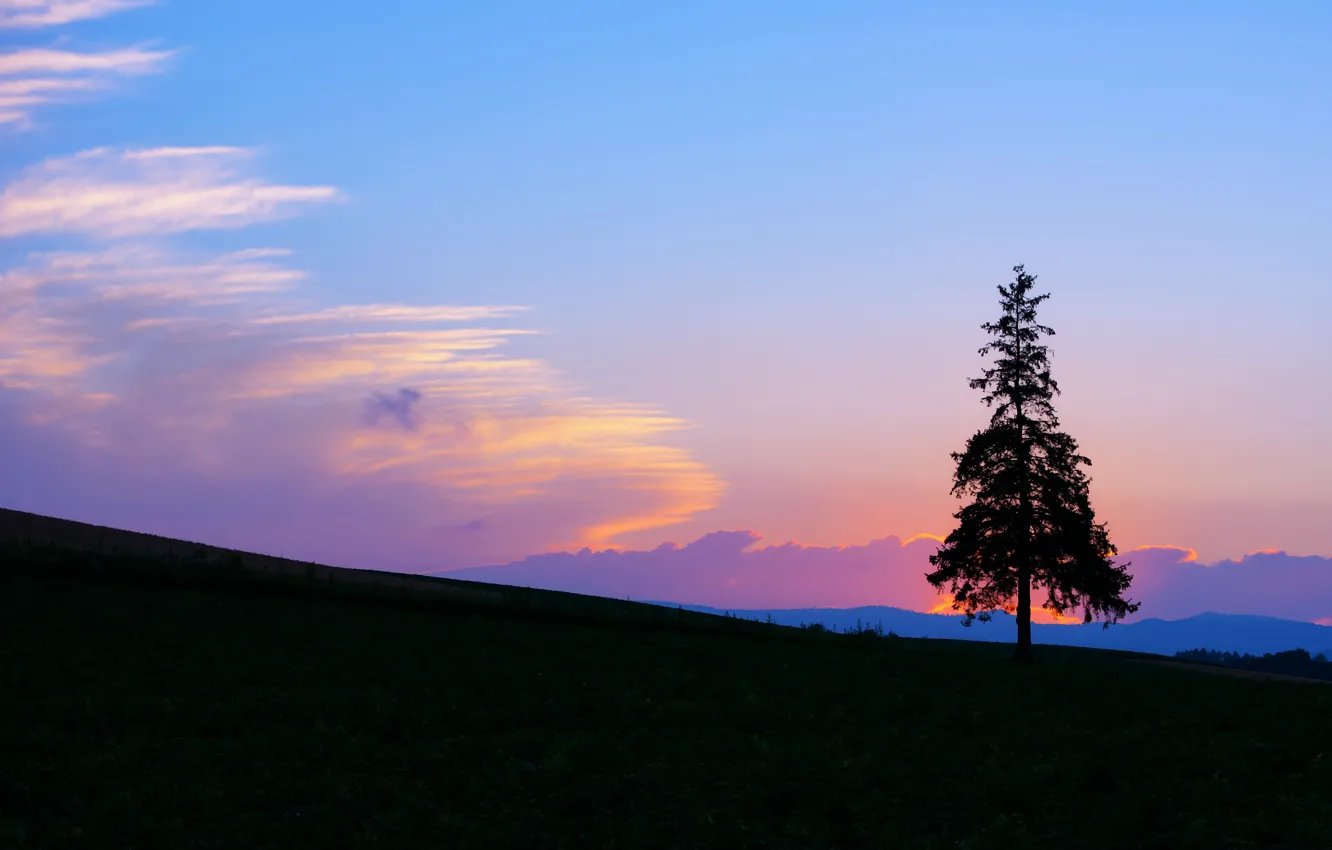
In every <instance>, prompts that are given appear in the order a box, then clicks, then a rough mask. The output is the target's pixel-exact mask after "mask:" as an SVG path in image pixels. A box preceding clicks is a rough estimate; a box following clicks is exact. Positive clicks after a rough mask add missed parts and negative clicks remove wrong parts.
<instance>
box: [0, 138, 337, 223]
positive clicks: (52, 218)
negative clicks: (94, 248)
mask: <svg viewBox="0 0 1332 850" xmlns="http://www.w3.org/2000/svg"><path fill="white" fill-rule="evenodd" d="M253 155H254V152H253V151H251V150H247V149H243V148H229V147H197V148H154V149H146V150H124V151H121V150H112V149H109V148H97V149H94V150H89V151H84V152H83V153H79V154H75V155H73V156H68V157H57V158H54V159H48V160H47V161H45V162H43V163H41V164H39V165H35V166H32V167H30V168H28V169H26V170H25V171H23V172H22V173H21V174H19V176H18V178H17V179H16V180H14V182H12V183H11V184H10V185H9V186H7V187H6V188H5V190H4V192H3V193H0V237H14V236H21V235H26V234H34V233H82V234H86V235H90V236H95V237H99V238H103V239H114V238H120V237H125V236H142V235H149V234H167V233H179V232H183V231H188V230H199V229H216V228H238V227H244V226H246V225H249V224H253V223H256V222H261V221H270V220H273V219H277V218H282V217H285V216H288V215H291V214H293V213H295V212H296V211H297V210H298V209H299V208H301V207H303V206H308V205H310V204H318V203H327V202H330V201H336V200H338V199H339V198H340V197H341V195H340V193H339V192H338V190H337V189H335V188H333V187H332V186H285V185H278V184H272V183H267V182H265V181H263V180H261V179H258V178H256V177H253V176H251V175H249V174H248V173H246V171H245V165H246V164H247V163H248V162H249V160H250V159H252V158H253Z"/></svg>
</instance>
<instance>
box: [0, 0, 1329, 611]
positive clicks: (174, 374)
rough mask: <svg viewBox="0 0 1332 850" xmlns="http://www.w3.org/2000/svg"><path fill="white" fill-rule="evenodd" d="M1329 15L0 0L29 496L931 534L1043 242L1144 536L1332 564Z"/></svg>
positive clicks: (126, 519)
mask: <svg viewBox="0 0 1332 850" xmlns="http://www.w3.org/2000/svg"><path fill="white" fill-rule="evenodd" d="M1329 44H1332V6H1330V5H1328V4H1326V3H1322V2H1314V0H1309V2H1283V3H1273V4H1265V3H1264V4H1260V3H1247V2H1245V3H1241V2H1207V3H1203V2H1192V3H1184V2H1177V3H1166V4H1160V3H1114V4H1111V3H1096V4H1091V3H1078V4H1060V3H1053V2H1051V3H1019V4H1003V8H1002V9H1000V8H999V6H998V5H996V4H987V3H979V2H976V3H949V4H943V3H937V4H936V3H914V4H907V3H901V4H896V3H884V2H878V0H875V2H843V3H836V4H811V3H797V2H782V1H781V0H764V2H759V1H758V0H734V2H724V3H718V2H701V0H700V1H699V2H692V0H690V1H689V2H677V3H611V2H579V1H578V0H569V1H568V2H560V3H552V2H539V0H525V2H518V0H511V1H506V0H496V1H495V2H479V3H433V2H424V0H421V2H416V0H410V2H409V0H384V2H378V3H365V2H350V1H349V0H348V1H347V2H343V0H320V2H314V0H282V2H273V0H265V2H259V0H225V2H222V0H213V1H212V2H209V1H208V0H163V2H160V3H152V2H138V0H0V464H2V467H0V468H3V470H4V472H3V475H0V505H3V506H5V507H12V508H20V509H24V510H33V511H39V512H43V513H50V514H55V515H58V516H65V517H70V518H74V519H80V520H85V521H90V522H97V523H101V524H107V525H118V526H122V527H128V528H134V529H137V530H144V531H152V532H155V533H162V534H169V535H172V536H183V537H188V538H191V539H198V540H204V541H207V542H210V543H218V544H222V545H232V546H238V547H241V548H248V549H256V550H260V551H265V552H271V553H274V554H285V555H290V556H296V557H302V558H308V559H318V560H323V561H327V562H332V563H339V564H348V565H354V566H366V567H376V568H382V569H400V570H415V571H434V570H441V569H454V568H461V567H469V566H479V565H490V564H502V563H505V562H509V561H518V560H521V559H523V558H525V557H526V556H531V555H541V554H544V553H551V552H559V551H575V550H578V549H581V548H583V547H590V548H592V549H594V550H598V549H605V548H608V547H617V548H621V549H636V550H648V549H653V548H655V547H657V546H659V545H660V544H662V543H665V542H676V543H679V544H680V545H681V546H683V545H684V544H687V543H690V542H692V541H695V540H698V539H699V538H703V537H704V536H705V535H707V534H709V533H711V532H716V531H727V532H737V533H738V532H749V533H750V535H751V537H757V538H761V539H762V544H760V545H763V544H776V543H785V542H788V541H795V542H796V543H798V544H801V547H806V548H808V547H814V548H818V549H820V550H821V551H822V550H827V549H830V548H835V547H839V546H840V547H852V549H854V550H855V551H857V552H863V551H868V550H867V545H868V544H870V543H871V541H882V540H884V539H885V538H889V537H896V538H898V540H899V541H909V540H911V539H912V538H917V543H919V541H921V540H923V541H926V542H927V543H928V540H929V538H928V537H920V535H943V534H946V533H947V532H948V531H949V530H950V528H951V527H952V520H951V516H950V515H951V513H952V512H953V511H954V510H955V509H956V507H957V502H956V500H954V499H953V498H952V497H951V496H950V495H949V486H950V478H951V473H952V462H951V460H950V459H949V452H951V451H956V450H959V449H961V448H962V446H963V444H964V442H965V440H966V438H967V437H968V436H969V435H970V434H971V433H973V432H974V431H975V430H977V429H978V428H980V427H982V426H983V425H984V424H985V421H986V416H987V413H986V410H985V408H984V407H983V406H982V405H981V404H980V401H979V393H976V392H975V391H973V390H970V389H969V388H968V386H967V378H969V377H971V376H973V375H975V374H977V373H978V371H979V369H980V368H981V367H982V365H983V364H982V360H981V358H980V357H979V356H978V355H977V352H976V349H977V348H978V347H979V346H980V345H982V344H983V343H984V342H985V339H984V334H983V332H982V331H981V330H980V328H979V325H980V324H981V323H982V322H984V321H986V320H988V319H990V318H992V317H993V316H994V314H995V312H996V307H997V298H998V294H997V292H996V291H995V287H996V286H997V285H998V284H1001V283H1005V282H1007V281H1008V280H1009V279H1011V277H1012V275H1011V272H1010V269H1011V267H1012V266H1013V265H1014V264H1016V263H1025V264H1026V265H1027V269H1028V271H1030V272H1033V273H1035V274H1036V275H1038V277H1039V281H1038V290H1039V291H1042V292H1044V291H1048V292H1050V293H1051V294H1052V297H1051V300H1050V301H1049V302H1048V303H1047V305H1045V307H1044V308H1043V318H1044V320H1045V322H1046V323H1047V324H1050V325H1052V326H1053V327H1054V328H1055V329H1056V331H1057V332H1058V335H1057V336H1056V337H1054V339H1053V340H1051V345H1052V349H1053V355H1054V374H1055V377H1056V379H1057V380H1058V381H1059V382H1060V385H1061V387H1062V389H1063V390H1064V394H1063V396H1062V397H1061V398H1060V399H1059V400H1058V409H1059V411H1060V414H1061V417H1062V420H1063V424H1064V426H1065V427H1066V428H1067V429H1068V430H1069V431H1070V432H1071V433H1072V434H1073V435H1074V436H1075V437H1077V438H1078V439H1079V440H1080V442H1081V444H1082V447H1083V449H1084V450H1085V452H1086V454H1088V455H1089V456H1090V457H1091V459H1092V460H1093V462H1094V466H1093V467H1092V470H1091V475H1092V499H1093V505H1094V506H1095V508H1096V509H1097V512H1098V515H1099V517H1100V518H1101V519H1104V520H1105V521H1106V522H1108V524H1109V528H1110V532H1111V535H1112V539H1113V540H1114V541H1115V542H1116V544H1117V545H1118V546H1119V548H1120V549H1121V550H1122V551H1124V552H1126V553H1130V554H1131V552H1130V550H1134V549H1138V548H1139V547H1146V546H1155V547H1175V548H1173V549H1170V548H1167V549H1151V550H1146V551H1145V553H1141V554H1142V555H1143V557H1146V558H1147V560H1148V561H1151V559H1153V558H1157V559H1159V558H1161V557H1163V556H1162V555H1161V554H1160V553H1161V552H1166V553H1172V552H1174V553H1176V554H1168V557H1167V560H1168V561H1170V563H1180V564H1193V565H1199V564H1213V563H1216V562H1219V561H1223V560H1227V559H1231V560H1233V561H1234V562H1236V563H1239V562H1240V561H1241V559H1243V558H1244V556H1246V555H1250V554H1252V553H1256V552H1260V551H1264V550H1282V551H1284V552H1286V553H1288V554H1289V555H1291V556H1321V557H1319V558H1316V559H1312V560H1308V559H1306V560H1304V561H1300V563H1302V564H1306V565H1307V564H1311V563H1314V562H1315V561H1316V562H1317V563H1320V564H1322V565H1323V566H1322V567H1319V569H1323V570H1325V571H1326V569H1328V568H1329V564H1332V562H1329V561H1326V560H1325V559H1326V558H1329V557H1332V452H1329V451H1328V448H1327V439H1328V435H1329V434H1332V389H1329V387H1332V345H1329V343H1328V330H1327V325H1328V321H1329V317H1332V238H1329V233H1328V226H1329V222H1332V109H1329V108H1328V103H1327V98H1328V95H1327V93H1328V92H1329V91H1332V51H1329V49H1328V45H1329ZM712 539H714V540H731V541H732V542H734V541H737V540H741V539H742V538H739V537H732V538H712ZM744 539H745V540H749V539H750V538H744ZM892 545H894V546H898V545H899V544H898V543H893V544H892ZM911 545H915V544H906V546H907V547H908V548H909V547H910V546H911ZM725 548H726V547H725V546H723V549H725ZM798 548H799V547H798ZM727 551H729V550H727ZM736 551H737V552H738V551H739V550H736ZM788 551H789V550H788ZM847 551H850V550H847ZM875 551H877V550H875ZM913 551H914V550H913ZM727 557H730V555H727ZM820 557H822V556H820ZM856 557H860V556H859V555H857V556H856ZM913 557H914V556H913ZM1172 559H1173V560H1172ZM815 560H817V559H815ZM1292 560H1295V559H1292ZM811 563H813V561H811ZM876 563H877V562H876ZM912 563H913V564H914V563H915V562H914V561H913V562H912ZM1245 563H1251V564H1258V563H1266V561H1263V560H1262V558H1259V559H1257V560H1254V559H1249V561H1247V562H1245ZM872 566H873V565H871V566H870V567H867V568H866V569H871V568H872ZM913 569H914V567H913ZM793 575H794V577H793V578H789V579H783V581H785V582H787V584H785V585H783V586H784V587H788V585H789V587H788V589H789V593H788V595H787V596H783V597H782V599H787V598H790V599H792V600H796V601H797V602H798V599H797V597H801V594H802V593H805V590H803V589H802V588H803V587H804V585H802V584H801V582H802V581H807V582H808V587H809V591H808V594H807V595H808V596H809V598H810V599H813V598H814V597H815V596H818V595H819V594H821V593H825V590H826V588H825V589H824V590H819V591H817V592H816V591H815V590H814V588H816V587H819V585H820V582H821V581H823V580H822V579H821V578H820V573H819V571H818V570H817V569H814V568H812V567H811V568H810V569H808V570H806V571H805V572H804V573H801V572H797V573H795V574H793ZM805 575H807V578H801V576H805ZM1190 580H1192V579H1190ZM848 581H851V580H850V579H848ZM855 581H861V579H856V580H855ZM865 581H868V582H869V584H868V585H866V587H867V588H868V589H866V590H865V591H864V594H863V595H870V596H875V599H874V600H872V601H873V602H875V603H878V604H891V603H892V602H893V601H894V600H897V601H900V602H901V604H903V605H904V606H908V607H917V608H920V609H922V610H926V609H928V607H930V606H931V605H932V604H934V603H932V602H931V601H930V599H929V597H930V596H932V594H933V591H932V589H930V588H929V587H928V586H927V585H925V582H924V579H923V578H921V579H920V581H919V584H920V587H919V588H914V586H913V588H906V589H903V590H901V592H900V593H898V595H897V596H894V595H893V593H897V591H893V593H889V592H888V591H887V590H886V589H885V588H886V587H887V585H883V584H882V583H880V585H882V586H880V585H876V584H875V583H874V582H875V581H876V580H875V579H873V578H872V577H871V578H869V579H865ZM1254 581H1255V582H1259V581H1260V579H1254ZM853 584H854V582H852V584H847V585H845V587H843V589H844V590H846V593H845V594H843V595H844V596H846V597H847V599H848V600H849V601H842V602H837V603H830V604H853V603H854V602H855V600H856V599H858V598H860V597H858V596H856V594H857V593H860V591H855V590H854V589H853ZM854 586H855V587H859V586H860V585H854ZM1227 586H1229V585H1227ZM904 587H905V586H904ZM1236 587H1240V585H1236ZM917 591H921V592H922V593H923V596H922V593H918V592H917ZM1293 592H1294V591H1292V593H1293ZM1329 592H1330V593H1332V585H1329ZM1244 594H1245V591H1244V590H1243V588H1242V587H1240V589H1238V590H1234V591H1233V594H1232V596H1231V597H1229V598H1231V599H1233V600H1240V601H1242V600H1243V598H1244ZM880 597H882V598H880ZM917 597H920V598H917ZM820 598H821V597H820ZM885 600H886V601H885ZM689 601H700V602H707V601H708V600H704V599H700V600H689ZM741 602H743V600H741ZM736 604H740V603H736ZM754 604H768V603H767V602H763V603H754ZM792 604H796V602H793V603H792ZM809 604H816V601H812V602H809ZM1218 604H1220V603H1218ZM1237 604H1238V603H1237ZM1301 610H1302V609H1301ZM1319 610H1321V609H1319ZM1299 616H1300V617H1302V618H1306V619H1319V618H1320V617H1323V616H1328V617H1332V598H1329V599H1328V607H1327V610H1326V611H1325V612H1324V613H1323V614H1318V612H1317V611H1313V610H1310V611H1309V612H1307V613H1301V614H1299Z"/></svg>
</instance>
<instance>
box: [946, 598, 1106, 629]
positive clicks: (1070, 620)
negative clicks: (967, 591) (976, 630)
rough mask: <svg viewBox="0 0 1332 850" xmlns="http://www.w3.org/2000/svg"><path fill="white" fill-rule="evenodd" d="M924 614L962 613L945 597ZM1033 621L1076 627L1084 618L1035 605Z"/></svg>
mask: <svg viewBox="0 0 1332 850" xmlns="http://www.w3.org/2000/svg"><path fill="white" fill-rule="evenodd" d="M1004 610H1005V611H1007V613H1009V614H1012V613H1013V612H1014V611H1015V610H1016V606H1004ZM923 613H925V614H953V613H958V614H960V613H961V612H960V611H955V610H954V608H953V597H951V596H945V597H944V601H943V602H940V603H939V604H938V605H935V606H934V607H932V608H930V609H929V610H927V611H924V612H923ZM1031 621H1032V622H1033V623H1038V624H1043V625H1076V624H1078V623H1081V622H1082V618H1081V617H1070V616H1068V615H1065V614H1056V613H1055V612H1053V611H1051V610H1050V609H1049V608H1045V607H1043V606H1039V607H1038V606H1035V605H1033V606H1032V609H1031Z"/></svg>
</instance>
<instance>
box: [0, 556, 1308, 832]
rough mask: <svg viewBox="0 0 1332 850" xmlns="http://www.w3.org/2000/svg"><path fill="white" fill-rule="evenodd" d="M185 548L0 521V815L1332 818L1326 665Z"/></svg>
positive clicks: (40, 827) (209, 828)
mask: <svg viewBox="0 0 1332 850" xmlns="http://www.w3.org/2000/svg"><path fill="white" fill-rule="evenodd" d="M224 561H225V559H223V563H224ZM191 570H192V571H191ZM203 572H205V571H201V570H200V569H199V568H198V565H197V564H195V565H193V566H190V564H189V562H188V560H187V559H177V560H174V561H169V560H167V559H166V558H165V557H164V556H159V557H157V558H153V557H151V556H137V557H127V556H121V555H110V554H98V553H97V552H94V551H88V550H82V551H80V550H70V549H64V550H53V549H49V548H42V547H38V548H31V547H21V546H20V547H11V548H10V549H9V550H8V551H7V553H6V556H5V558H4V560H3V568H0V692H2V693H3V694H4V699H0V753H3V754H4V757H3V758H0V847H30V848H49V847H85V848H92V847H99V848H100V847H135V848H182V847H216V848H222V847H227V848H230V847H237V848H241V847H243V848H290V847H348V848H351V847H357V848H362V847H364V848H369V847H393V848H413V847H449V848H466V847H543V848H545V847H569V848H587V847H620V848H633V847H718V846H736V847H782V848H785V847H790V848H809V847H851V848H859V847H864V848H871V847H873V848H881V847H894V848H897V847H905V848H910V847H922V848H959V847H965V848H1005V850H1014V849H1015V848H1028V847H1059V848H1064V847H1070V846H1072V847H1078V848H1102V847H1105V848H1121V847H1125V846H1134V847H1162V848H1164V847H1170V848H1177V847H1208V848H1225V847H1292V848H1293V847H1300V848H1307V847H1322V846H1328V845H1329V841H1328V839H1329V837H1330V836H1332V831H1330V829H1332V827H1330V825H1332V770H1329V767H1328V764H1327V762H1328V760H1329V759H1332V755H1326V754H1327V753H1329V751H1330V750H1332V733H1329V729H1328V725H1327V722H1326V719H1327V718H1328V717H1329V716H1332V688H1325V687H1319V686H1309V685H1305V684H1293V683H1287V682H1280V681H1252V680H1247V679H1238V678H1230V677H1223V676H1211V675H1189V674H1186V673H1182V672H1180V671H1179V670H1177V669H1172V668H1170V667H1167V666H1160V665H1154V664H1143V663H1141V661H1139V660H1137V658H1135V657H1133V656H1130V655H1127V654H1118V653H1100V652H1095V651H1088V650H1079V649H1072V648H1062V647H1061V648H1054V647H1050V648H1048V649H1049V650H1051V651H1050V652H1048V653H1044V652H1043V653H1041V654H1040V655H1038V663H1037V664H1034V665H1031V666H1030V667H1029V668H1023V667H1020V666H1018V665H1014V664H1012V663H1011V662H1009V661H1008V660H1007V659H1006V658H1005V656H1006V655H1007V653H1006V652H1004V649H1005V648H1004V647H1001V646H997V645H990V646H983V645H981V646H977V645H969V644H966V643H962V642H957V643H954V642H951V641H913V640H904V639H885V638H871V637H866V636H860V637H851V636H844V635H815V634H809V633H806V632H801V631H799V630H792V629H782V628H777V627H765V626H763V625H761V624H753V623H745V622H744V621H727V620H724V619H722V618H716V617H709V616H707V615H703V614H698V615H694V616H696V617H700V618H705V619H702V620H698V621H690V622H686V621H685V620H679V621H675V622H674V623H672V622H669V621H667V620H661V621H657V622H655V623H654V625H653V627H651V628H639V627H634V626H635V625H636V624H639V625H641V623H642V622H645V621H635V619H634V618H633V616H632V614H633V613H634V612H642V611H646V609H647V608H648V606H639V605H634V604H631V603H623V602H615V601H613V600H591V601H589V600H588V598H586V597H572V596H571V595H567V594H556V595H545V596H542V597H540V599H541V600H544V601H531V600H529V602H528V603H526V604H519V603H518V602H516V601H515V602H513V604H512V606H511V605H510V604H509V603H508V602H505V603H503V604H500V603H495V602H494V601H493V600H489V599H485V598H483V601H482V602H476V601H475V600H469V599H465V598H462V597H455V596H450V595H435V594H422V593H415V594H414V593H406V592H400V589H395V588H390V589H387V590H386V589H383V588H376V587H372V586H366V585H359V586H349V585H340V584H338V583H337V582H334V581H331V580H324V581H314V580H307V579H304V578H303V577H301V576H286V577H284V578H273V577H271V576H270V577H267V578H263V577H256V574H255V573H253V572H246V571H243V570H242V571H241V572H239V573H237V572H228V569H226V568H224V567H223V566H218V567H217V568H216V569H214V570H212V571H211V572H210V573H209V575H210V576H211V577H210V578H201V576H202V575H203ZM348 588H350V589H348ZM493 590H494V592H496V593H500V594H501V595H502V594H503V593H504V591H503V589H499V588H495V589H493ZM529 593H533V594H539V593H541V592H539V591H529ZM537 598H538V597H532V599H537ZM513 599H514V600H519V599H521V597H513ZM595 602H600V603H605V604H606V606H607V607H604V608H597V609H595V610H594V609H593V608H585V607H580V606H583V605H584V604H587V605H592V604H594V603H595ZM543 605H544V606H545V607H544V608H543V607H542V606H543ZM656 610H657V611H658V612H659V614H653V615H650V617H656V616H662V617H671V616H676V612H673V611H670V610H668V609H656ZM644 616H645V617H649V615H647V614H644ZM705 623H706V624H713V625H714V626H715V627H714V628H708V627H705V625H704V624H705ZM727 630H732V632H733V633H732V634H727V633H726V631H727ZM1041 649H1043V650H1044V649H1047V648H1044V647H1042V648H1041Z"/></svg>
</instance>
